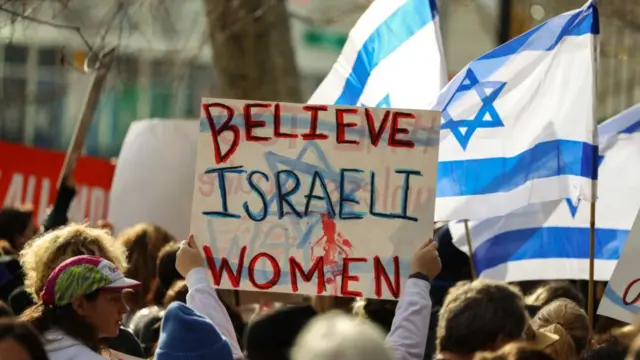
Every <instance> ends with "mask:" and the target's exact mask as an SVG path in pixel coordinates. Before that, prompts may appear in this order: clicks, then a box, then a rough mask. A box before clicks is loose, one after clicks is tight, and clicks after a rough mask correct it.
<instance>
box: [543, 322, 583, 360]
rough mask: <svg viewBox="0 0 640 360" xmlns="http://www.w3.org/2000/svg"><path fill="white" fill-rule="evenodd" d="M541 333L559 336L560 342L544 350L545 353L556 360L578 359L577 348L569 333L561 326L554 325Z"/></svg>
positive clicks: (555, 342)
mask: <svg viewBox="0 0 640 360" xmlns="http://www.w3.org/2000/svg"><path fill="white" fill-rule="evenodd" d="M540 331H542V332H545V333H548V334H554V335H557V336H558V340H557V341H554V342H553V343H552V344H551V345H549V346H547V347H546V348H544V349H543V350H544V352H546V353H547V354H549V355H551V356H553V358H554V359H556V360H574V359H577V354H576V347H575V346H574V345H573V340H571V337H570V336H569V334H567V332H566V331H565V330H564V328H562V326H560V325H559V324H553V325H551V326H547V327H545V328H542V329H540Z"/></svg>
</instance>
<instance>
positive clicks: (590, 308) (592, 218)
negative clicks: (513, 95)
mask: <svg viewBox="0 0 640 360" xmlns="http://www.w3.org/2000/svg"><path fill="white" fill-rule="evenodd" d="M593 4H594V5H595V6H598V1H597V0H593ZM594 48H595V49H594V50H595V51H594V52H593V64H594V69H593V74H592V76H593V85H594V86H593V105H592V106H593V109H592V111H593V117H594V120H595V118H596V116H597V104H598V101H597V98H598V65H599V62H600V37H599V36H595V39H594ZM594 122H595V121H594ZM593 143H594V144H598V147H597V149H598V150H597V151H595V153H594V154H593V162H592V163H593V166H594V171H595V174H596V176H595V179H592V180H591V197H592V199H591V206H590V211H589V286H588V289H589V295H588V296H587V299H588V301H589V303H588V304H587V315H588V316H589V325H590V326H591V328H592V329H593V328H594V325H595V311H594V308H595V306H596V304H595V298H594V295H595V294H594V293H595V279H594V278H595V267H596V262H595V257H596V199H597V186H598V183H597V179H598V177H597V174H598V155H599V152H600V146H599V143H598V131H597V125H595V124H594V131H593Z"/></svg>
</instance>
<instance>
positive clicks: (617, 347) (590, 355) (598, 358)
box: [580, 338, 628, 360]
mask: <svg viewBox="0 0 640 360" xmlns="http://www.w3.org/2000/svg"><path fill="white" fill-rule="evenodd" d="M627 349H628V347H627V346H626V345H625V344H623V343H622V342H620V341H619V340H618V339H616V338H610V339H609V341H606V342H604V343H601V344H600V345H598V346H595V347H593V348H590V349H587V350H586V351H584V352H583V353H582V355H581V356H580V360H624V359H625V357H626V356H627Z"/></svg>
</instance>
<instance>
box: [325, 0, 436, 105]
mask: <svg viewBox="0 0 640 360" xmlns="http://www.w3.org/2000/svg"><path fill="white" fill-rule="evenodd" d="M436 16H437V8H436V0H407V2H406V3H405V4H404V5H402V6H400V8H398V9H397V10H396V11H395V12H394V13H393V14H391V15H390V16H389V17H388V18H387V19H386V20H385V21H383V22H382V23H381V24H380V26H378V28H377V29H376V30H375V31H374V32H373V33H372V34H371V36H369V38H368V39H367V40H366V41H365V43H364V44H363V45H362V48H360V51H358V55H357V57H356V61H355V63H354V64H353V67H352V68H351V73H350V74H349V77H348V78H347V81H346V83H345V85H344V88H343V89H342V93H341V94H340V96H339V97H338V99H337V100H336V102H335V104H336V105H358V100H360V97H361V96H362V91H363V90H364V87H365V86H366V85H367V81H369V77H370V76H371V71H372V70H373V69H374V68H375V67H376V66H378V64H380V62H382V60H384V59H385V58H386V57H387V56H389V54H391V53H392V52H394V51H395V50H396V49H398V48H399V47H400V46H401V45H402V44H403V43H405V42H406V41H407V40H409V39H410V38H411V37H412V36H413V35H415V33H417V32H418V31H420V30H421V29H422V28H424V27H425V26H426V25H428V24H429V23H431V22H432V21H433V19H434V18H435V17H436Z"/></svg>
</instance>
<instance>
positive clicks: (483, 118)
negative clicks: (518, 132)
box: [440, 68, 507, 150]
mask: <svg viewBox="0 0 640 360" xmlns="http://www.w3.org/2000/svg"><path fill="white" fill-rule="evenodd" d="M506 84H507V83H506V82H502V81H483V82H480V81H479V80H478V77H477V76H476V74H475V73H474V72H473V70H471V69H470V68H469V69H467V72H466V74H465V76H464V79H463V80H462V83H460V85H459V86H458V88H457V89H456V91H455V92H454V93H453V95H452V96H451V98H449V101H447V103H446V104H445V106H444V108H443V109H442V119H443V120H444V123H443V124H442V126H441V127H440V128H441V129H449V130H450V131H451V133H452V134H453V136H454V137H455V138H456V140H458V143H459V144H460V146H461V147H462V149H463V150H466V149H467V146H468V145H469V141H470V140H471V137H472V136H473V134H474V133H475V132H476V130H477V129H481V128H497V127H504V123H503V122H502V119H501V118H500V115H499V114H498V111H497V110H496V108H495V107H494V106H493V103H494V102H495V101H496V99H497V98H498V96H499V95H500V93H501V92H502V90H503V89H504V87H505V85H506ZM471 90H473V91H475V92H476V94H478V97H479V98H480V101H481V103H482V105H481V106H480V110H478V112H477V113H476V115H475V116H474V117H473V119H458V120H454V119H453V116H452V115H451V114H450V113H449V106H450V105H451V104H452V102H453V100H454V99H455V98H456V95H459V94H462V93H465V92H468V91H471ZM463 129H464V131H463Z"/></svg>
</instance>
